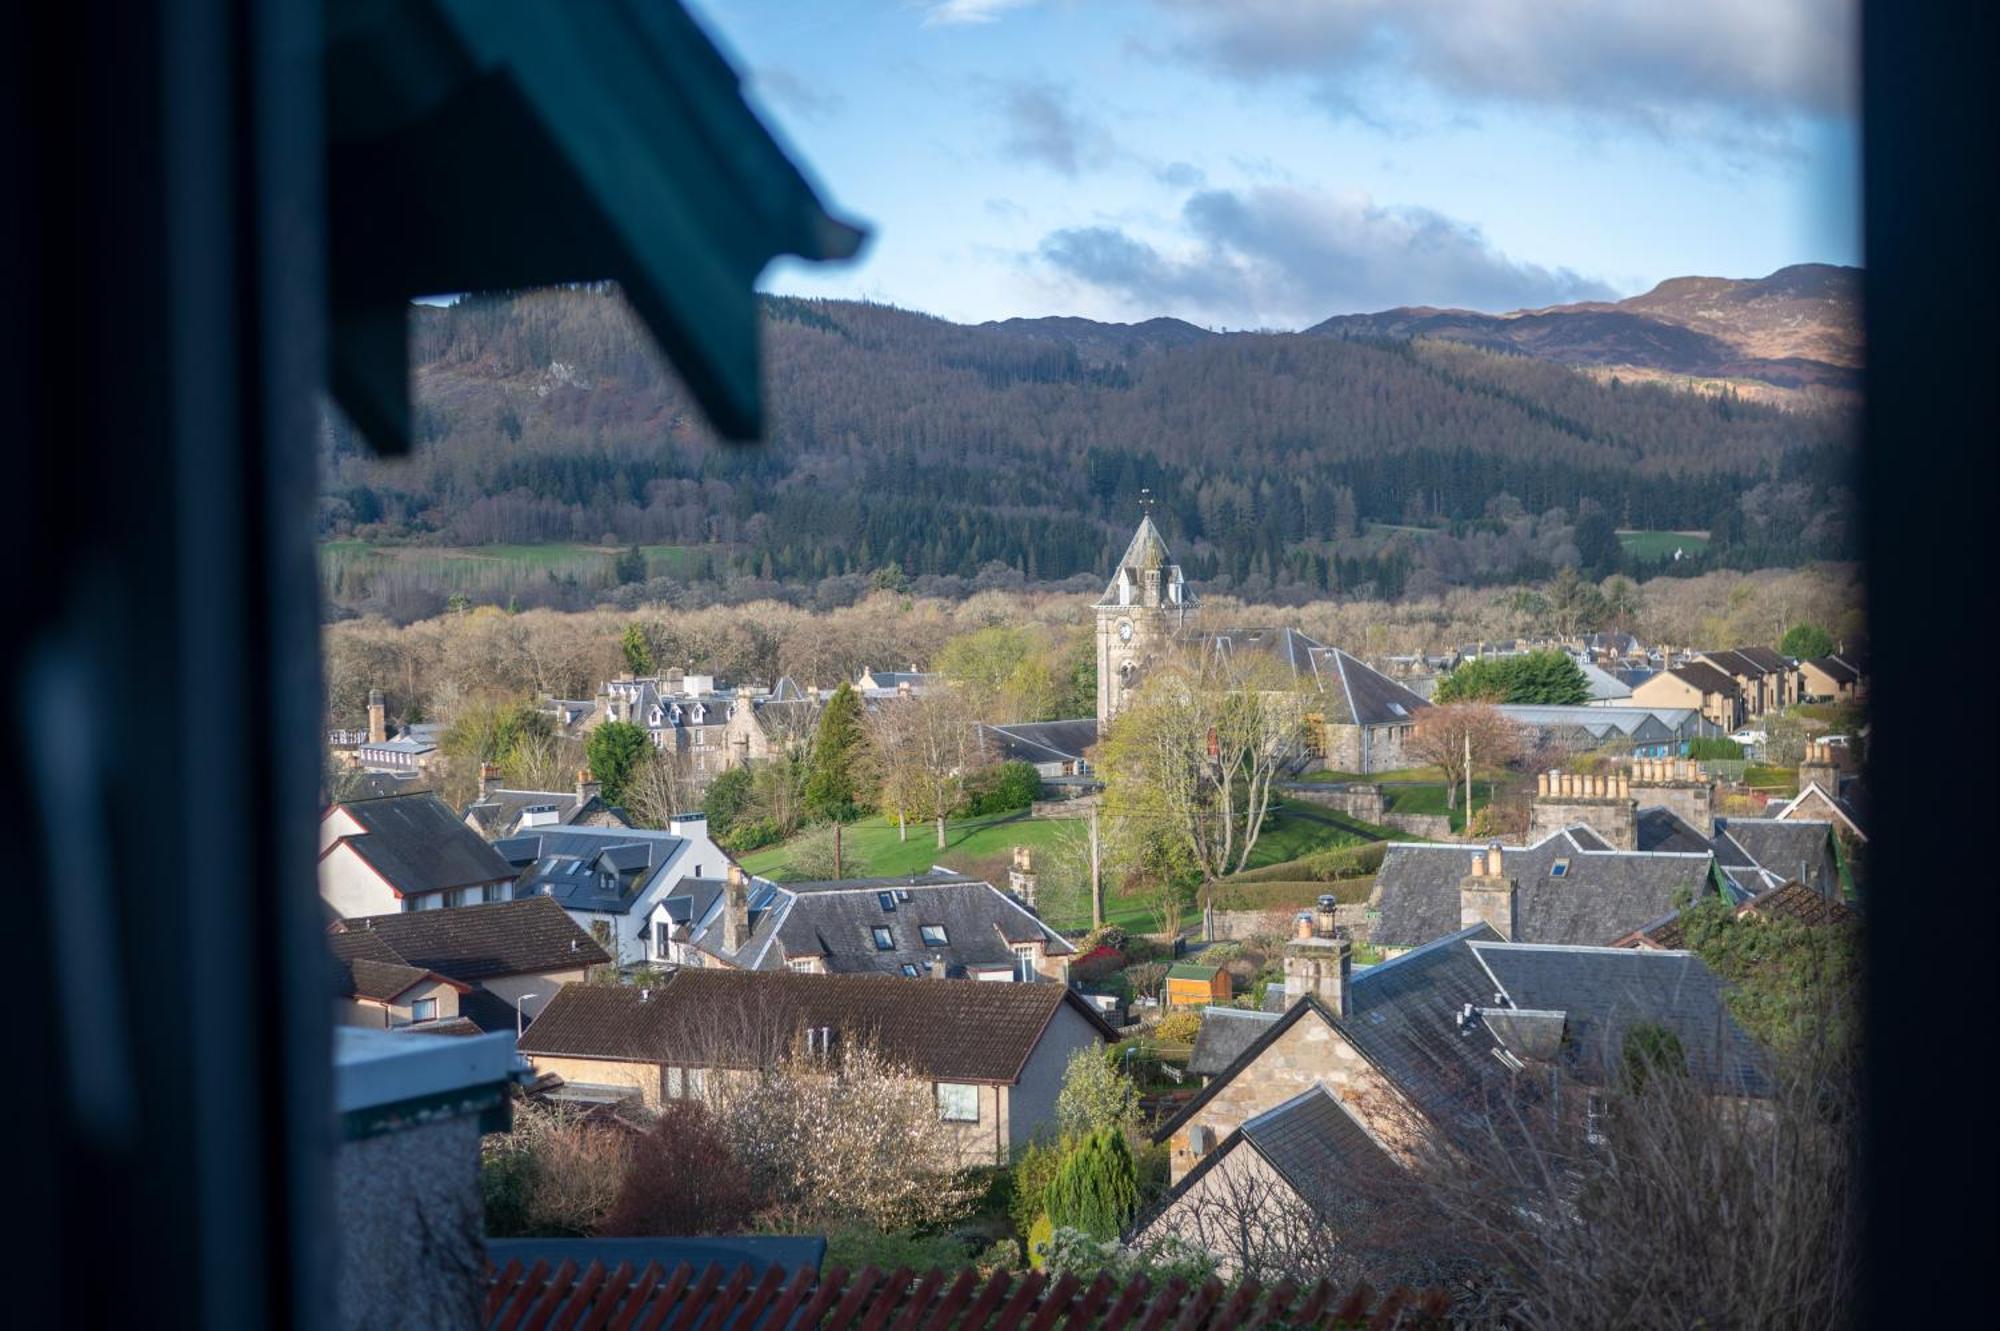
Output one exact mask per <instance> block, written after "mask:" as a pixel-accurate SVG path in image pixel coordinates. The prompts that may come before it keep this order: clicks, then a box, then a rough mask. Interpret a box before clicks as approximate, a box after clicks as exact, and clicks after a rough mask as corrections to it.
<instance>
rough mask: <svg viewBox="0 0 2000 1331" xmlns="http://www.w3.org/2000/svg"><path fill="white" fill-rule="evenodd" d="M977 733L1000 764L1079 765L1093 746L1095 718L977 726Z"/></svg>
mask: <svg viewBox="0 0 2000 1331" xmlns="http://www.w3.org/2000/svg"><path fill="white" fill-rule="evenodd" d="M979 729H980V732H981V734H983V735H984V736H985V738H986V744H987V747H988V749H989V750H991V752H992V753H993V755H994V757H995V758H997V759H998V760H999V761H1001V762H1023V763H1053V762H1082V761H1083V760H1084V757H1083V755H1084V750H1086V749H1088V748H1090V747H1091V746H1092V745H1094V744H1096V743H1097V718H1096V717H1094V716H1086V717H1084V718H1082V719H1081V720H1077V721H1024V722H1016V723H1013V724H1010V725H1004V726H981V727H980V728H979Z"/></svg>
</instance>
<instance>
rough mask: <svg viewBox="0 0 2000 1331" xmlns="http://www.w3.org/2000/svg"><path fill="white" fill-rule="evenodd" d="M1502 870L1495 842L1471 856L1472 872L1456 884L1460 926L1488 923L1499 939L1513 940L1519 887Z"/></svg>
mask: <svg viewBox="0 0 2000 1331" xmlns="http://www.w3.org/2000/svg"><path fill="white" fill-rule="evenodd" d="M1504 870H1505V859H1504V857H1503V855H1502V853H1501V850H1500V843H1499V842H1498V841H1495V842H1494V843H1493V844H1492V845H1490V846H1488V847H1487V848H1486V853H1485V854H1484V855H1475V856H1473V859H1472V872H1470V873H1468V874H1467V875H1466V876H1465V877H1464V878H1462V879H1460V880H1459V883H1458V925H1459V928H1461V929H1470V928H1471V927H1472V926H1473V925H1475V924H1482V923H1483V924H1489V925H1491V926H1492V927H1493V931H1494V932H1495V933H1497V934H1499V935H1500V937H1501V939H1502V941H1504V942H1510V943H1511V942H1513V941H1514V931H1515V926H1516V923H1517V920H1516V911H1517V907H1518V896H1519V890H1518V888H1517V885H1516V884H1515V882H1514V880H1513V879H1511V878H1508V877H1506V876H1505V875H1504Z"/></svg>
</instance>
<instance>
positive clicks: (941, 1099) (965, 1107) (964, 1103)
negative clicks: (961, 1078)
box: [937, 1081, 979, 1123]
mask: <svg viewBox="0 0 2000 1331" xmlns="http://www.w3.org/2000/svg"><path fill="white" fill-rule="evenodd" d="M937 1098H938V1117H939V1118H942V1119H943V1120H944V1121H945V1122H947V1123H977V1122H978V1121H979V1088H978V1087H977V1086H970V1085H967V1084H965V1083H963V1082H955V1081H941V1082H939V1083H938V1084H937Z"/></svg>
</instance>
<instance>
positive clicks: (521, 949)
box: [335, 897, 611, 981]
mask: <svg viewBox="0 0 2000 1331" xmlns="http://www.w3.org/2000/svg"><path fill="white" fill-rule="evenodd" d="M336 927H337V929H339V930H340V931H341V932H344V933H347V934H350V935H352V934H358V933H368V934H372V935H374V937H376V938H377V939H379V940H381V941H382V942H384V943H386V944H388V946H389V947H390V948H391V949H393V950H394V952H395V954H396V955H397V956H398V957H401V958H402V959H403V961H405V962H406V963H408V964H409V965H411V966H419V967H422V968H423V969H425V970H433V971H436V972H437V973H438V974H440V975H446V976H450V977H451V978H452V979H454V980H464V981H478V980H486V979H491V978H493V977H495V976H501V975H534V974H540V973H542V972H545V971H569V970H578V969H581V968H583V967H585V966H599V965H603V964H605V963H607V962H609V961H610V960H611V958H610V957H609V956H608V955H606V953H605V951H604V949H603V948H602V947H599V946H598V945H597V941H596V940H595V939H593V938H592V937H591V936H590V935H589V934H587V933H585V932H584V931H583V930H581V929H579V928H577V926H576V924H575V922H574V921H572V920H571V919H570V918H569V916H568V915H567V914H566V913H565V912H564V911H563V908H562V907H561V906H559V905H557V904H556V903H555V902H554V901H552V900H550V899H549V898H547V897H526V898H523V899H522V900H519V901H495V902H489V903H487V904H486V905H483V906H453V907H450V908H448V909H445V910H422V911H406V912H403V913H401V914H397V915H364V916H360V917H357V918H355V919H351V920H343V921H342V922H341V923H340V924H339V925H338V926H336ZM335 945H336V946H342V945H346V946H353V944H351V943H343V941H342V940H338V939H336V940H335Z"/></svg>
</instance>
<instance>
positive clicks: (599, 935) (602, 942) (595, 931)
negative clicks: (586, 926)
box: [590, 920, 611, 952]
mask: <svg viewBox="0 0 2000 1331" xmlns="http://www.w3.org/2000/svg"><path fill="white" fill-rule="evenodd" d="M590 936H591V937H592V938H595V939H596V940H597V945H598V946H599V947H601V948H603V949H604V950H605V951H606V952H609V951H610V950H611V921H609V920H592V921H591V922H590Z"/></svg>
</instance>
